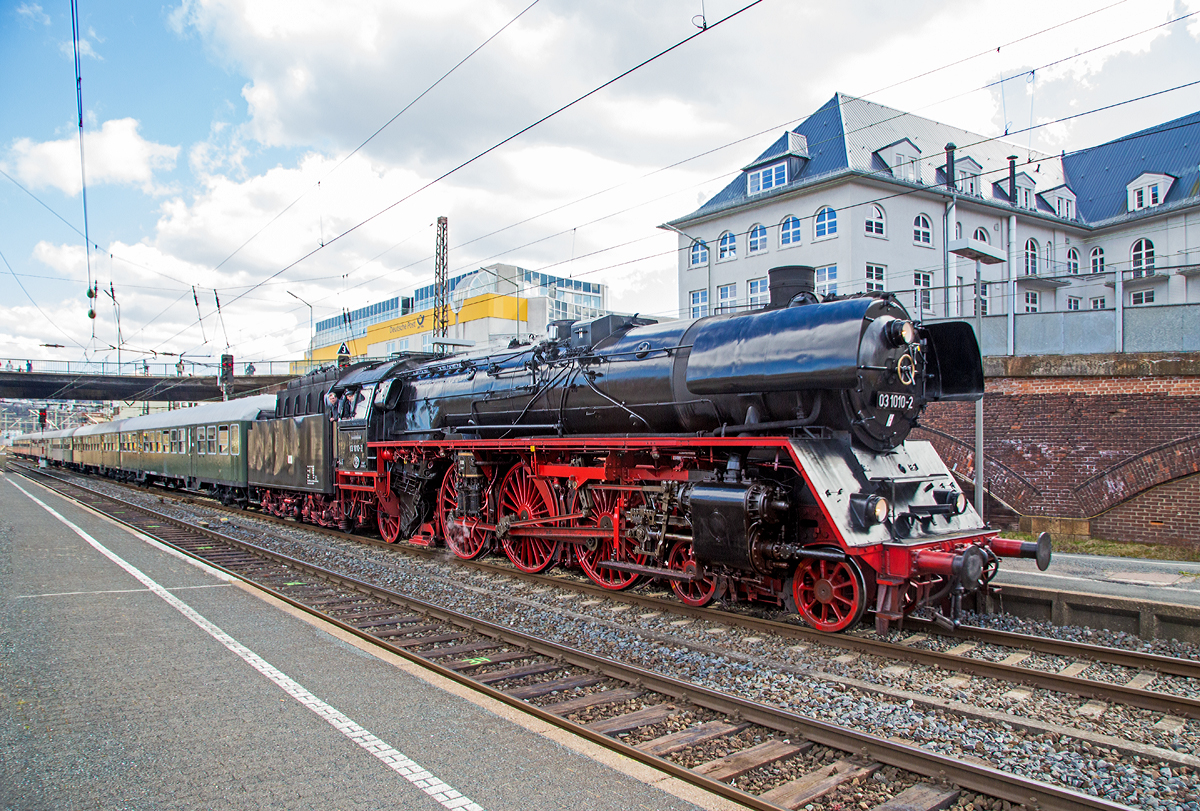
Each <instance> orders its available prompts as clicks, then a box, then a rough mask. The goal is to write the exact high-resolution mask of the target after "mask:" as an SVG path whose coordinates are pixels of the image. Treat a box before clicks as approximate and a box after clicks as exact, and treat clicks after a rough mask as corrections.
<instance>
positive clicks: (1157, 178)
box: [1125, 172, 1175, 211]
mask: <svg viewBox="0 0 1200 811" xmlns="http://www.w3.org/2000/svg"><path fill="white" fill-rule="evenodd" d="M1174 182H1175V178H1173V177H1171V176H1170V175H1161V174H1156V173H1154V172H1144V173H1143V174H1141V175H1140V176H1139V177H1138V178H1137V179H1136V180H1134V181H1133V182H1132V183H1130V184H1129V185H1128V186H1126V187H1125V189H1126V191H1127V192H1128V195H1129V198H1128V210H1129V211H1141V210H1142V209H1144V208H1153V207H1154V206H1157V205H1161V204H1162V201H1163V200H1164V199H1165V198H1166V196H1167V192H1168V191H1170V190H1171V184H1172V183H1174Z"/></svg>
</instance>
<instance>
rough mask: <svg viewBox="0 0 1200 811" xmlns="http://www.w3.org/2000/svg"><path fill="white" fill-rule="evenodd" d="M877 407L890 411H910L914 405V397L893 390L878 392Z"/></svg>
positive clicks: (876, 395)
mask: <svg viewBox="0 0 1200 811" xmlns="http://www.w3.org/2000/svg"><path fill="white" fill-rule="evenodd" d="M875 407H876V408H883V409H887V410H888V411H908V410H910V409H912V407H913V397H912V395H911V394H899V393H897V392H892V391H880V392H876V393H875Z"/></svg>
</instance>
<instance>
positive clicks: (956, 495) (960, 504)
mask: <svg viewBox="0 0 1200 811" xmlns="http://www.w3.org/2000/svg"><path fill="white" fill-rule="evenodd" d="M933 500H934V501H936V502H937V503H938V504H944V505H946V506H947V507H949V508H950V511H951V512H953V513H954V514H955V515H962V514H963V513H965V512H966V511H967V494H966V493H964V492H962V491H961V490H934V491H933Z"/></svg>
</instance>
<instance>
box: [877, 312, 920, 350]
mask: <svg viewBox="0 0 1200 811" xmlns="http://www.w3.org/2000/svg"><path fill="white" fill-rule="evenodd" d="M884 335H885V336H886V337H887V339H888V341H889V342H890V343H891V344H892V346H908V345H909V344H911V343H912V342H913V341H915V340H917V328H916V326H914V325H913V322H911V321H902V320H901V319H899V318H896V319H893V320H891V321H889V322H888V325H887V326H886V327H885V328H884Z"/></svg>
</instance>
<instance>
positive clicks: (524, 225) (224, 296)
mask: <svg viewBox="0 0 1200 811" xmlns="http://www.w3.org/2000/svg"><path fill="white" fill-rule="evenodd" d="M531 3H532V4H531ZM78 6H79V30H80V52H81V56H80V68H81V76H82V83H81V85H80V87H81V93H82V102H83V119H84V126H83V152H84V161H83V167H84V170H85V172H86V181H87V182H86V189H87V192H86V197H87V233H88V235H89V237H90V240H91V243H92V244H93V246H94V247H93V249H92V251H91V252H90V255H89V252H88V251H86V250H85V242H84V239H83V236H82V233H83V231H84V215H83V209H84V204H83V195H82V194H81V188H82V186H83V184H82V181H81V165H80V143H79V137H80V136H79V129H78V113H77V100H76V94H75V92H74V91H75V67H74V48H73V39H72V20H71V7H70V3H69V2H66V0H56V2H53V3H51V2H42V3H34V2H31V0H21V2H12V0H0V76H3V77H4V79H3V81H0V171H3V172H4V174H3V175H0V256H2V257H3V261H0V359H4V358H12V359H14V360H24V359H34V360H42V359H61V360H83V359H88V360H106V359H107V360H115V359H116V356H117V354H116V351H115V349H116V346H117V345H118V344H119V345H120V346H121V349H122V355H121V357H122V360H123V361H126V362H129V361H132V360H137V361H138V362H140V360H141V359H142V358H150V359H154V358H155V357H156V356H158V357H159V358H160V359H162V356H163V355H164V354H165V353H176V354H179V353H184V354H185V355H186V357H189V358H195V359H197V360H198V361H199V362H201V363H204V362H209V359H211V362H216V359H217V357H218V356H219V355H220V354H221V353H223V352H225V351H230V352H232V353H233V354H234V355H235V356H236V357H237V359H238V361H239V362H240V361H243V360H256V361H260V360H288V359H295V358H300V357H302V356H303V352H304V350H305V348H306V346H307V344H308V340H309V336H310V334H311V333H310V309H309V306H308V305H311V307H312V309H311V316H312V317H313V318H315V320H316V321H320V320H321V319H323V318H327V317H330V316H336V315H338V314H340V313H341V312H342V311H343V309H346V310H353V309H355V308H357V307H361V306H364V305H366V304H370V303H373V302H377V301H381V300H384V299H388V298H391V297H393V296H396V295H408V294H411V292H412V291H413V290H414V289H415V288H417V287H420V286H422V285H425V284H428V283H430V282H431V281H432V279H433V272H434V247H435V222H436V220H437V218H438V217H439V216H443V215H444V216H446V217H448V218H449V269H450V273H451V274H452V275H453V274H455V273H460V272H464V271H468V270H472V269H474V268H477V267H479V266H481V265H487V264H491V263H494V262H505V263H510V264H516V265H519V266H521V267H524V268H528V269H531V270H541V271H544V272H546V273H550V274H554V275H559V276H573V277H576V278H581V279H587V280H590V281H599V282H603V283H605V284H608V285H609V286H610V306H611V307H613V308H614V309H616V310H619V311H623V312H640V313H643V314H646V315H657V316H675V315H677V313H676V312H675V308H676V306H677V297H676V269H677V259H676V251H677V248H678V245H677V237H676V236H675V235H673V234H670V233H668V232H665V231H663V230H661V229H659V228H658V227H657V226H659V225H660V224H661V223H663V222H666V221H668V220H671V219H674V218H676V217H680V216H683V215H685V214H688V213H690V212H691V211H693V210H695V209H696V208H697V207H698V206H699V205H700V204H701V203H703V202H704V201H705V200H707V199H708V198H709V197H711V196H712V195H713V194H715V193H716V192H718V191H719V190H720V189H721V188H723V187H724V186H725V185H726V184H727V183H728V182H729V180H730V179H731V178H732V177H733V176H734V175H735V174H736V173H737V172H738V171H739V170H740V168H741V167H742V166H744V165H746V164H747V163H748V162H749V161H751V160H752V159H753V158H754V157H756V156H757V155H758V154H759V153H760V152H762V151H763V150H764V149H765V148H766V147H767V146H769V145H770V144H771V143H772V142H773V141H774V140H775V139H776V138H778V136H779V134H780V133H781V132H783V131H784V130H785V129H788V128H791V127H794V126H795V125H796V124H797V123H799V122H800V121H801V120H803V119H804V118H805V117H806V116H808V115H809V114H811V113H812V112H813V111H815V110H816V109H817V108H819V107H820V106H821V105H822V104H824V103H826V102H827V101H828V100H829V99H830V98H832V97H833V95H834V94H835V93H837V92H842V93H846V94H849V95H852V96H859V97H863V98H868V99H870V100H872V101H875V102H878V103H880V104H885V105H888V106H891V107H895V108H897V109H900V110H903V111H906V112H911V113H916V114H918V115H922V116H925V117H928V118H932V119H935V120H938V121H942V122H945V123H947V124H953V125H955V126H959V127H962V128H965V129H968V130H971V131H974V132H978V133H980V134H983V135H986V136H1003V135H1004V133H1005V132H1006V131H1007V132H1018V131H1021V130H1024V129H1025V128H1027V127H1030V126H1031V125H1032V126H1033V127H1034V129H1032V130H1031V131H1029V132H1018V134H1017V135H1014V136H1012V137H1011V140H1012V141H1013V142H1015V143H1016V144H1018V145H1023V146H1026V147H1028V148H1032V149H1035V150H1042V151H1046V152H1053V153H1057V152H1060V151H1062V150H1067V151H1070V150H1073V149H1079V148H1083V147H1087V146H1093V145H1096V144H1099V143H1103V142H1105V141H1108V140H1111V139H1113V138H1118V137H1120V136H1122V135H1126V134H1128V133H1130V132H1133V131H1136V130H1138V129H1141V128H1143V127H1147V126H1152V125H1154V124H1159V123H1162V122H1164V121H1168V120H1171V119H1173V118H1177V117H1179V116H1182V115H1186V114H1188V113H1192V112H1195V111H1196V110H1200V85H1197V86H1193V87H1189V88H1183V89H1177V90H1170V89H1171V88H1175V87H1176V86H1178V85H1182V84H1185V83H1187V82H1193V81H1197V80H1200V0H1123V1H1120V0H1090V1H1089V2H1082V1H1081V2H1071V1H1070V0H1063V1H1062V2H1057V3H1044V2H1026V0H1006V2H970V0H959V1H958V2H945V1H943V0H928V1H927V2H909V3H883V2H867V1H866V0H847V1H846V2H842V3H815V2H789V0H761V2H757V3H754V2H753V0H659V2H654V3H646V2H636V1H635V0H610V2H605V3H595V2H584V1H582V0H516V2H507V1H500V0H496V1H494V2H484V1H483V0H475V1H474V2H465V1H464V0H441V2H438V3H415V2H400V3H398V2H394V0H341V2H338V3H331V2H314V0H286V2H285V1H284V0H181V1H179V0H175V1H174V2H173V1H172V0H167V2H163V0H159V2H149V1H148V0H123V2H121V3H95V2H91V0H80V2H79V4H78ZM746 6H749V7H748V8H747V7H746ZM1178 18H1183V19H1178ZM1172 21H1174V22H1172ZM689 38H690V39H689ZM685 40H686V41H685ZM681 43H682V44H681ZM673 46H678V47H674V48H673V50H670V51H669V52H667V53H665V54H663V55H662V56H659V57H658V58H657V59H653V61H650V62H649V63H648V64H645V65H642V66H641V67H637V66H638V65H641V63H643V62H646V60H650V59H651V58H652V57H655V56H656V55H658V54H660V53H661V52H663V51H667V50H668V49H671V48H672V47H673ZM634 68H636V69H634ZM631 69H634V70H632V72H630V73H628V75H625V76H623V77H622V78H619V79H617V80H616V81H613V82H612V83H611V84H607V85H606V83H608V82H610V81H611V80H613V79H615V78H616V77H618V76H621V74H623V73H625V72H626V71H630V70H631ZM602 86H603V87H602ZM597 88H599V89H597ZM1165 90H1170V92H1165V93H1159V91H1165ZM592 91H595V92H594V93H593V92H592ZM588 93H591V95H588V96H587V97H586V98H584V99H582V100H581V101H579V102H578V103H576V104H574V105H572V106H570V107H569V108H568V109H566V110H564V111H562V112H559V113H557V114H554V115H550V114H552V113H555V111H556V110H558V109H559V108H561V107H563V106H564V105H568V104H569V103H570V102H572V101H575V100H576V99H578V98H579V97H581V96H584V95H585V94H588ZM1151 93H1159V94H1158V95H1155V96H1154V97H1152V98H1149V99H1145V100H1142V101H1134V102H1130V100H1131V99H1136V98H1138V97H1141V96H1145V95H1147V94H1151ZM1125 102H1130V103H1125ZM1109 105H1117V106H1115V107H1112V108H1111V109H1108V110H1102V111H1099V112H1096V113H1093V114H1088V115H1083V116H1080V117H1077V118H1073V119H1071V120H1069V121H1066V122H1060V123H1055V122H1059V119H1062V118H1064V117H1067V116H1073V115H1077V114H1079V113H1087V112H1089V111H1093V110H1099V109H1100V108H1104V107H1108V106H1109ZM548 115H549V116H550V117H549V118H547V119H546V120H544V121H541V119H543V118H545V117H546V116H548ZM393 119H394V120H393ZM389 121H390V123H389ZM539 121H541V123H537V122H539ZM535 124H536V126H532V127H531V125H535ZM385 125H386V126H385ZM381 128H382V129H381ZM526 128H528V129H526ZM523 130H524V132H522V131H523ZM518 133H519V134H518ZM372 136H373V137H372ZM514 136H515V137H514ZM489 150H490V151H489ZM89 260H90V270H89ZM89 273H90V278H91V280H92V282H93V284H94V285H98V286H99V288H100V290H101V293H100V295H99V297H98V298H97V299H96V300H95V301H91V300H89V298H88V297H87V295H86V293H87V290H88V281H89ZM193 290H194V291H195V293H194V294H193ZM114 297H115V302H116V303H115V304H114ZM218 300H219V302H220V309H219V310H218V308H217V301H218ZM301 300H303V302H307V304H305V303H302V301H301ZM89 306H94V307H95V312H96V318H95V319H94V320H92V319H89V318H88V309H89ZM118 311H119V313H120V324H119V326H120V331H119V336H118V324H117V313H118ZM44 344H62V345H63V347H62V348H57V347H47V346H44ZM167 359H168V360H170V359H171V358H170V357H169V356H167Z"/></svg>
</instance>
